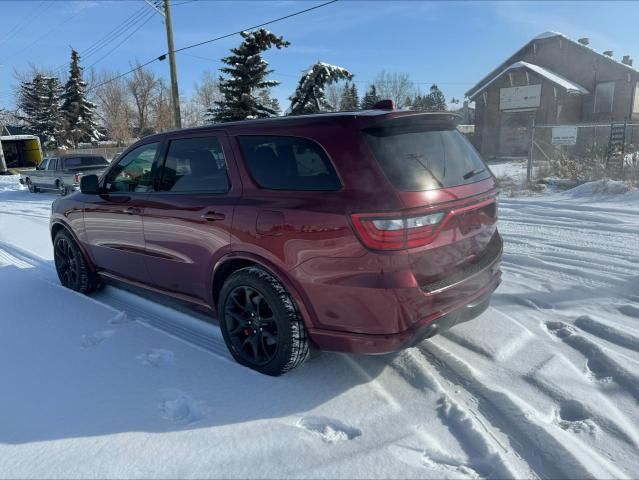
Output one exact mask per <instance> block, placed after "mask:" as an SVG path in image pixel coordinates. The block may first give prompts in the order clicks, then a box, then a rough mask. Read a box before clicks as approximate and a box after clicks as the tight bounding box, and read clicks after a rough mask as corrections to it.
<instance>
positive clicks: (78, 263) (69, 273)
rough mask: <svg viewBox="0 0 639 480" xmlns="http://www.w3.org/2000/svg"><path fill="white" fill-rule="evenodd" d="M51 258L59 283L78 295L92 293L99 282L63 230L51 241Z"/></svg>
mask: <svg viewBox="0 0 639 480" xmlns="http://www.w3.org/2000/svg"><path fill="white" fill-rule="evenodd" d="M53 258H54V263H55V269H56V272H57V273H58V278H59V279H60V283H61V284H62V285H63V286H65V287H67V288H70V289H71V290H75V291H76V292H80V293H91V292H94V291H95V290H96V289H97V288H98V285H99V284H100V280H99V277H98V275H97V274H96V273H95V272H92V271H91V269H90V268H89V264H88V262H87V260H86V258H85V257H84V254H83V253H82V250H80V247H79V246H78V244H77V243H76V242H75V240H74V239H73V237H72V236H71V235H70V234H69V233H68V232H66V231H65V230H60V231H59V232H58V233H57V234H56V235H55V238H54V239H53Z"/></svg>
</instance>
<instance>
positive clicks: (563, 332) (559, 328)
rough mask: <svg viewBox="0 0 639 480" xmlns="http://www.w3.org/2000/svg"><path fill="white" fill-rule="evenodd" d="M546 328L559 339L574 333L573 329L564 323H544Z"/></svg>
mask: <svg viewBox="0 0 639 480" xmlns="http://www.w3.org/2000/svg"><path fill="white" fill-rule="evenodd" d="M546 328H547V329H548V331H549V332H550V333H553V334H554V335H556V336H557V337H559V338H562V339H563V338H566V337H569V336H570V335H572V334H573V333H575V329H574V328H573V327H572V326H571V325H568V324H567V323H564V322H546Z"/></svg>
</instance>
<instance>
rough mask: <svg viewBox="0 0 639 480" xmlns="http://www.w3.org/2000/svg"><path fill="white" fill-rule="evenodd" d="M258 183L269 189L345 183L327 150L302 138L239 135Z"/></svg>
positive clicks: (323, 187)
mask: <svg viewBox="0 0 639 480" xmlns="http://www.w3.org/2000/svg"><path fill="white" fill-rule="evenodd" d="M239 141H240V146H241V147H242V153H243V154H244V159H245V160H246V164H247V166H248V169H249V171H250V172H251V175H252V176H253V179H254V180H255V182H256V183H257V184H258V185H259V186H260V187H262V188H265V189H269V190H302V191H304V190H307V191H326V190H329V191H330V190H339V189H340V188H341V184H340V181H339V178H338V177H337V174H336V173H335V169H334V168H333V165H332V164H331V162H330V160H329V159H328V157H327V156H326V153H325V152H324V150H323V149H322V148H321V147H320V146H319V145H318V144H317V143H315V142H313V141H311V140H308V139H306V138H300V137H280V136H277V137H276V136H257V135H255V136H254V135H250V136H249V135H247V136H240V137H239Z"/></svg>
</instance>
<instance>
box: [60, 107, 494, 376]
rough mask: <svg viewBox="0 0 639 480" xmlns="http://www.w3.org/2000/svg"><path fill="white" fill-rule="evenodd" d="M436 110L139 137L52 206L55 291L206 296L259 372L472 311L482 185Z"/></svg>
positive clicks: (487, 185)
mask: <svg viewBox="0 0 639 480" xmlns="http://www.w3.org/2000/svg"><path fill="white" fill-rule="evenodd" d="M455 125H456V116H454V115H452V114H448V113H419V114H418V113H414V112H407V111H392V110H371V111H364V112H351V113H338V114H322V115H310V116H298V117H284V118H277V119H268V120H252V121H244V122H235V123H226V124H218V125H212V126H207V127H203V128H197V129H190V130H178V131H173V132H168V133H162V134H159V135H154V136H150V137H146V138H144V139H142V140H140V141H139V142H138V143H136V144H135V145H133V146H131V147H130V148H129V149H128V150H127V151H126V152H124V153H123V154H122V155H121V156H120V157H119V158H118V159H117V161H115V162H114V164H113V165H111V166H110V167H109V168H108V169H107V170H106V172H105V173H104V174H102V176H101V177H100V178H98V177H96V176H86V177H84V178H82V185H81V192H77V193H74V194H72V195H70V196H68V197H64V198H61V199H58V200H57V201H56V202H55V204H54V207H53V212H52V216H51V236H52V239H53V243H54V251H55V266H56V269H57V272H58V274H59V276H60V280H61V282H62V284H63V285H65V286H66V287H69V288H71V289H74V290H77V291H80V292H85V293H88V292H91V291H93V290H95V289H96V288H97V287H98V285H99V284H100V281H101V280H103V279H115V280H119V281H124V282H127V283H129V284H133V285H134V286H138V287H144V288H146V289H149V290H153V291H156V292H161V293H164V294H166V295H169V296H171V297H174V298H175V299H178V300H180V301H183V302H184V301H186V302H189V303H192V304H194V305H196V306H199V307H200V308H201V307H205V308H206V309H208V310H209V311H210V312H211V314H215V315H216V316H217V318H218V319H219V322H220V327H221V329H222V333H223V336H224V339H225V341H226V343H227V345H228V347H229V350H230V351H231V353H232V355H233V356H234V357H235V359H236V360H237V361H238V362H240V363H242V364H244V365H246V366H248V367H251V368H253V369H255V370H258V371H260V372H262V373H266V374H269V375H279V374H282V373H284V372H286V371H288V370H290V369H292V368H293V367H295V366H297V365H299V364H301V363H302V362H303V361H304V360H305V359H306V357H307V356H308V352H309V348H311V347H315V348H319V349H326V350H337V351H346V352H359V353H385V352H391V351H395V350H398V349H401V348H404V347H407V346H410V345H412V344H414V343H415V342H418V341H420V340H422V339H424V338H428V337H430V336H432V335H435V334H436V333H437V332H439V331H441V330H444V329H446V328H449V327H451V326H453V325H455V324H456V323H459V322H462V321H465V320H469V319H471V318H473V317H475V316H477V315H479V314H480V313H481V312H482V311H484V310H485V309H486V307H487V305H488V302H489V298H490V295H491V293H492V292H493V291H494V290H495V288H496V287H497V285H498V284H499V282H500V276H501V273H500V270H499V261H500V258H501V252H502V241H501V238H500V236H499V233H498V232H497V225H496V221H497V202H496V198H495V196H496V194H497V188H496V184H495V179H494V177H493V176H492V174H491V173H490V171H489V170H488V169H487V167H486V165H485V164H484V162H483V161H482V160H481V158H480V157H479V155H478V154H477V152H476V151H475V150H474V149H473V147H472V146H471V145H470V143H469V142H468V141H467V140H466V138H465V137H464V136H463V135H462V134H460V133H459V132H458V131H457V129H456V127H455Z"/></svg>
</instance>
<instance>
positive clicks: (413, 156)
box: [407, 155, 444, 188]
mask: <svg viewBox="0 0 639 480" xmlns="http://www.w3.org/2000/svg"><path fill="white" fill-rule="evenodd" d="M407 157H408V158H412V159H413V160H415V161H416V162H417V163H419V164H420V165H421V166H422V168H423V169H424V170H426V171H427V172H428V174H429V175H430V176H431V177H432V179H433V180H435V182H436V183H437V186H438V187H439V188H444V184H443V183H442V181H441V180H440V179H439V178H437V176H436V175H435V174H434V173H433V171H432V170H431V169H430V168H429V167H428V165H424V163H423V162H422V161H421V160H420V159H419V156H417V155H407Z"/></svg>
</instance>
